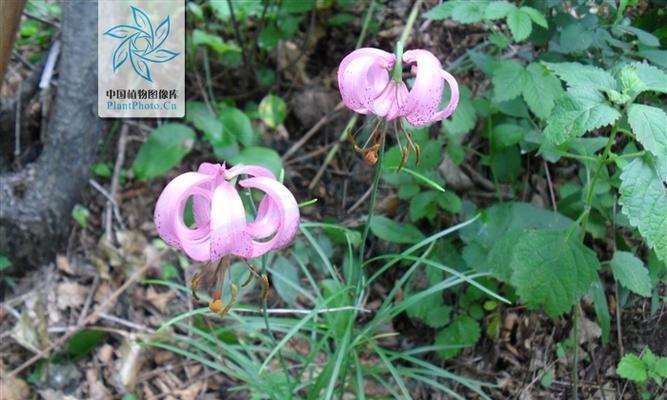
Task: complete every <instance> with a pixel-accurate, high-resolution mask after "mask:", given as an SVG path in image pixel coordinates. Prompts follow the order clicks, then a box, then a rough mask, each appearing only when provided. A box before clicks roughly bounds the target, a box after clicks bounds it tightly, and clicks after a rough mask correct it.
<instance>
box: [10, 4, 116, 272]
mask: <svg viewBox="0 0 667 400" xmlns="http://www.w3.org/2000/svg"><path fill="white" fill-rule="evenodd" d="M62 4H63V19H62V46H63V47H62V52H61V55H60V61H59V66H58V71H59V73H58V77H59V78H58V89H57V90H58V92H57V95H56V101H55V106H54V110H53V113H52V117H51V119H50V121H49V127H48V128H49V129H48V138H47V140H46V143H45V146H44V151H43V152H42V154H41V155H40V156H39V158H38V159H37V160H36V161H35V162H34V163H32V164H29V165H28V166H26V168H25V169H23V170H22V171H20V172H17V173H12V174H5V175H0V254H4V255H7V256H9V258H10V259H11V260H12V261H13V262H14V263H15V265H18V266H19V267H26V266H29V265H38V264H41V263H43V262H45V261H49V260H52V259H53V256H54V254H55V252H56V251H57V250H58V249H59V248H60V245H61V244H62V243H63V239H64V236H65V233H67V231H68V227H69V224H70V223H71V216H70V214H71V210H72V208H73V206H74V204H75V203H76V201H77V199H78V197H79V195H80V193H81V191H82V190H83V188H84V187H85V185H86V182H87V180H88V174H89V171H90V167H91V165H92V163H93V161H94V159H95V153H96V149H97V144H98V141H99V139H100V137H101V135H102V132H103V131H104V129H105V123H104V121H103V120H102V119H100V118H99V117H98V116H97V110H96V106H97V3H96V2H91V1H65V2H63V3H62ZM2 134H3V135H6V134H9V133H8V132H4V133H2Z"/></svg>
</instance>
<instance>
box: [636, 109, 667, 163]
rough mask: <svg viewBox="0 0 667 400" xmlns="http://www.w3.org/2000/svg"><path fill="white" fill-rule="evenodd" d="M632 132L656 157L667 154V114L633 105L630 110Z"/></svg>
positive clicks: (659, 110)
mask: <svg viewBox="0 0 667 400" xmlns="http://www.w3.org/2000/svg"><path fill="white" fill-rule="evenodd" d="M628 122H629V123H630V126H631V127H632V132H634V134H635V135H636V136H637V140H639V142H640V143H641V144H642V146H644V148H645V149H646V150H648V151H650V152H651V153H653V154H655V155H656V157H659V156H661V155H665V154H667V114H665V112H664V111H662V110H661V109H659V108H656V107H651V106H645V105H643V104H632V105H631V106H630V108H629V109H628Z"/></svg>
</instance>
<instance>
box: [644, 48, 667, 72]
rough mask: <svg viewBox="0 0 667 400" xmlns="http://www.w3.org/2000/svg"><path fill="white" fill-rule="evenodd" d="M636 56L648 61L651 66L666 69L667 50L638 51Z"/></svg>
mask: <svg viewBox="0 0 667 400" xmlns="http://www.w3.org/2000/svg"><path fill="white" fill-rule="evenodd" d="M637 55H638V56H640V57H643V58H645V59H647V60H649V61H650V62H652V63H653V64H656V65H659V66H661V67H663V68H667V50H653V49H651V50H648V49H647V50H639V51H638V52H637Z"/></svg>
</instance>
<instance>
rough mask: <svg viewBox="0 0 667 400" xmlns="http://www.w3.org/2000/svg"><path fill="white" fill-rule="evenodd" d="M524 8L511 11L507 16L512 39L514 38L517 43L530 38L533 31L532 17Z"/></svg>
mask: <svg viewBox="0 0 667 400" xmlns="http://www.w3.org/2000/svg"><path fill="white" fill-rule="evenodd" d="M522 8H523V7H521V8H516V9H514V10H511V11H510V12H509V13H508V14H507V26H508V27H509V28H510V32H511V33H512V37H514V40H515V41H517V42H520V41H522V40H524V39H526V38H528V36H530V32H532V31H533V23H532V22H531V17H530V15H528V14H527V13H525V12H524V11H523V10H522Z"/></svg>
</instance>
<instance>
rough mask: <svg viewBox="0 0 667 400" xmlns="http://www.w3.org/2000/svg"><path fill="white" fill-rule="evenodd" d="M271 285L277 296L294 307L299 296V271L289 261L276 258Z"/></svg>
mask: <svg viewBox="0 0 667 400" xmlns="http://www.w3.org/2000/svg"><path fill="white" fill-rule="evenodd" d="M271 283H272V285H273V287H274V288H275V289H276V292H278V295H279V296H280V297H281V298H282V299H283V300H285V302H286V303H287V304H288V305H289V306H290V307H294V304H296V298H297V296H298V295H299V287H300V284H299V269H298V268H297V267H296V266H295V265H294V263H292V262H291V261H290V260H288V259H287V258H285V257H283V256H280V255H279V256H278V257H276V258H275V259H274V260H273V268H272V272H271Z"/></svg>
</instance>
